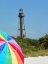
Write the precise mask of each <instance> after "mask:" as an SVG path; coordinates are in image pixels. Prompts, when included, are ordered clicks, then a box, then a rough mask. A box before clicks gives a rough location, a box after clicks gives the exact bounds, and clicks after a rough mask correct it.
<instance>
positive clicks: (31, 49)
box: [13, 34, 48, 57]
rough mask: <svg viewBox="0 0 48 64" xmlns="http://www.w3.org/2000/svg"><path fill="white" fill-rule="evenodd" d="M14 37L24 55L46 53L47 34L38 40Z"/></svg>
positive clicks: (47, 46) (47, 52)
mask: <svg viewBox="0 0 48 64" xmlns="http://www.w3.org/2000/svg"><path fill="white" fill-rule="evenodd" d="M13 38H14V37H13ZM14 39H15V41H16V42H17V43H18V44H19V45H20V47H21V48H22V51H23V53H24V56H25V57H28V56H47V55H48V34H46V35H45V36H43V37H41V38H39V39H38V40H37V39H30V38H22V37H17V38H14Z"/></svg>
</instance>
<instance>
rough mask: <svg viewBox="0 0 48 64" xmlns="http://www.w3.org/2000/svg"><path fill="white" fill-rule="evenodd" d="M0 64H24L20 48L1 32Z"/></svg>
mask: <svg viewBox="0 0 48 64" xmlns="http://www.w3.org/2000/svg"><path fill="white" fill-rule="evenodd" d="M0 64H24V56H23V53H22V50H21V48H20V46H19V45H18V44H17V42H16V41H15V40H14V39H13V38H11V37H10V36H9V35H7V34H6V33H5V32H2V31H0Z"/></svg>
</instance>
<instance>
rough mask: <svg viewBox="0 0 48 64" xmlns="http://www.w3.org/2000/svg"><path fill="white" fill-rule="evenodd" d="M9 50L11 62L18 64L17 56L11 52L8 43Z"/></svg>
mask: <svg viewBox="0 0 48 64" xmlns="http://www.w3.org/2000/svg"><path fill="white" fill-rule="evenodd" d="M8 46H9V49H10V52H11V57H12V64H18V61H17V58H16V56H15V54H14V52H13V50H12V49H11V47H10V45H9V44H8Z"/></svg>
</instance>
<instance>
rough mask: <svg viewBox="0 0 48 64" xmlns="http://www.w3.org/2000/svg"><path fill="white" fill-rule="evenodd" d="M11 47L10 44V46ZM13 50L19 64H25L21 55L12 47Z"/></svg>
mask: <svg viewBox="0 0 48 64" xmlns="http://www.w3.org/2000/svg"><path fill="white" fill-rule="evenodd" d="M9 45H10V44H9ZM10 47H11V49H12V50H13V52H14V53H15V56H16V57H17V60H18V64H23V62H22V59H21V58H20V56H19V54H18V53H17V51H16V50H15V49H14V48H13V47H12V46H11V45H10Z"/></svg>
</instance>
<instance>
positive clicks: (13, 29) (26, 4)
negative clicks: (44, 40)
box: [0, 0, 48, 39]
mask: <svg viewBox="0 0 48 64" xmlns="http://www.w3.org/2000/svg"><path fill="white" fill-rule="evenodd" d="M20 8H22V9H23V12H24V15H25V17H24V23H25V29H26V37H27V38H33V39H39V38H41V37H42V36H44V35H45V34H48V0H0V30H2V31H4V32H6V33H7V34H9V35H10V36H14V37H17V31H18V23H19V17H18V14H19V9H20Z"/></svg>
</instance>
